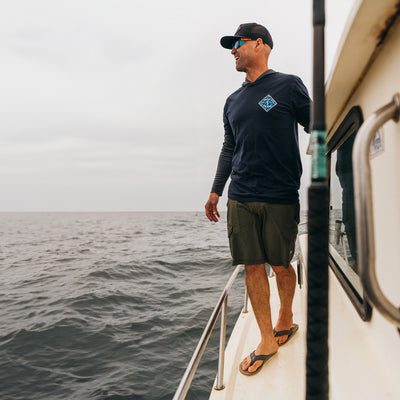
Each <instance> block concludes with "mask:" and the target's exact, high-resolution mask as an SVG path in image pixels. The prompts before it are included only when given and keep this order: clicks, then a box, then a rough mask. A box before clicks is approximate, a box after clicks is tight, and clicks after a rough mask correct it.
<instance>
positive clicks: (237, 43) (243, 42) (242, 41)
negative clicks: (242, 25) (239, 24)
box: [232, 38, 268, 50]
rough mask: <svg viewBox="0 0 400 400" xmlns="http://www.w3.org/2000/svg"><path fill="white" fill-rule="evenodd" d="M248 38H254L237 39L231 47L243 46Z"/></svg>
mask: <svg viewBox="0 0 400 400" xmlns="http://www.w3.org/2000/svg"><path fill="white" fill-rule="evenodd" d="M249 40H250V41H251V40H254V39H245V38H242V39H239V40H238V41H236V42H235V43H234V45H233V46H232V49H235V50H237V49H238V48H239V47H241V46H243V45H244V44H245V43H246V42H248V41H249ZM264 46H268V45H267V44H265V43H264Z"/></svg>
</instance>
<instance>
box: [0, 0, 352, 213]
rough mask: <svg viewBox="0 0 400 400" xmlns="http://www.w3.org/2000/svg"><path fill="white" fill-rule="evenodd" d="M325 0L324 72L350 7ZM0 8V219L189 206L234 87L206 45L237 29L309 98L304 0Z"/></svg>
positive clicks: (225, 60)
mask: <svg viewBox="0 0 400 400" xmlns="http://www.w3.org/2000/svg"><path fill="white" fill-rule="evenodd" d="M326 3H327V4H326V14H327V27H326V29H327V30H326V36H327V48H326V51H327V57H326V58H327V65H328V66H329V65H330V63H331V62H332V58H333V56H334V53H335V50H336V46H337V43H338V40H339V38H340V35H341V30H342V28H343V26H344V24H345V21H346V18H347V15H348V13H349V10H350V8H351V5H352V3H353V1H349V0H327V2H326ZM0 4H1V13H0V66H1V67H0V68H1V74H0V87H1V97H0V99H1V100H0V137H1V146H0V186H1V196H0V211H169V210H171V211H172V210H175V211H185V210H187V211H191V210H201V211H202V210H203V209H204V204H205V202H206V200H207V198H208V194H209V191H210V188H211V184H212V180H213V178H214V173H215V169H216V164H217V159H218V155H219V152H220V149H221V145H222V141H223V134H224V133H223V125H222V109H223V106H224V102H225V99H226V97H227V96H228V95H229V94H230V93H232V92H233V91H235V90H236V89H237V88H238V87H239V86H240V84H241V83H242V81H243V80H244V74H243V73H239V72H237V71H236V70H235V67H234V60H233V57H232V55H231V54H230V52H229V51H228V50H225V49H223V48H222V47H221V46H220V45H219V39H220V37H221V36H224V35H232V34H234V32H235V31H236V29H237V27H238V25H239V24H240V23H243V22H258V23H261V24H263V25H265V26H267V27H268V29H269V30H270V32H271V34H272V37H273V39H274V50H273V51H272V53H271V57H270V65H269V66H270V68H272V69H275V70H278V71H281V72H287V73H293V74H296V75H299V76H300V77H301V78H302V79H303V81H304V83H305V85H306V86H307V88H308V89H309V92H310V94H311V93H312V87H311V72H312V66H311V62H312V53H311V50H312V15H311V14H312V0H307V1H306V0H279V1H269V0H264V1H251V0H249V1H246V2H243V1H236V0H235V1H232V0H230V1H225V0H218V1H215V0H214V1H209V0H203V1H201V2H199V1H196V2H195V1H189V0H172V1H164V0H157V1H151V0H147V1H138V0H108V1H106V0H0ZM327 68H329V67H327ZM300 134H301V136H303V137H304V138H307V136H306V134H305V133H304V132H303V131H302V130H301V133H300ZM307 143H308V142H307V140H304V141H303V146H302V152H303V153H304V151H305V150H304V149H305V147H306V146H307ZM304 168H305V174H304V179H303V181H304V182H305V183H304V185H303V186H304V189H305V188H306V185H307V182H308V179H309V165H308V161H307V160H305V161H304ZM302 193H304V192H302ZM301 198H302V203H303V204H302V205H303V207H304V206H305V202H304V199H305V195H304V194H302V195H301ZM225 203H226V194H224V197H223V199H222V200H221V209H224V208H225V207H224V205H225Z"/></svg>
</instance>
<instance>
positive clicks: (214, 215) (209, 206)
mask: <svg viewBox="0 0 400 400" xmlns="http://www.w3.org/2000/svg"><path fill="white" fill-rule="evenodd" d="M218 200H219V196H218V195H217V193H210V197H209V198H208V201H207V203H206V216H207V218H208V219H209V220H210V221H211V222H213V221H214V222H218V218H220V216H219V212H218V209H217V204H218Z"/></svg>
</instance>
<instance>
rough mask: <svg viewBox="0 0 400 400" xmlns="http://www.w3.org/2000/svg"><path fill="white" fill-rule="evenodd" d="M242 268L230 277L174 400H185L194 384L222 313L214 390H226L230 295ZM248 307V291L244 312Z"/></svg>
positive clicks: (238, 268) (236, 269) (237, 268)
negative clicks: (194, 378) (227, 326)
mask: <svg viewBox="0 0 400 400" xmlns="http://www.w3.org/2000/svg"><path fill="white" fill-rule="evenodd" d="M242 268H243V265H238V266H237V267H236V268H235V270H234V271H233V273H232V275H231V276H230V278H229V280H228V282H227V283H226V285H225V288H224V290H223V292H222V294H221V296H220V298H219V300H218V302H217V305H216V306H215V308H214V311H213V313H212V314H211V317H210V319H209V320H208V323H207V326H206V327H205V329H204V332H203V334H202V336H201V338H200V340H199V343H198V345H197V347H196V350H195V351H194V353H193V356H192V358H191V360H190V362H189V364H188V366H187V368H186V371H185V373H184V375H183V377H182V379H181V382H180V384H179V386H178V389H177V391H176V392H175V395H174V397H173V400H183V399H184V398H185V397H186V394H187V392H188V390H189V388H190V385H191V383H192V380H193V377H194V374H195V373H196V370H197V367H198V366H199V363H200V359H201V357H202V355H203V353H204V350H205V348H206V346H207V343H208V339H209V338H210V336H211V332H212V330H213V328H214V326H215V324H216V322H217V319H218V316H219V314H220V313H221V330H220V341H219V358H218V372H217V378H216V385H215V386H214V389H216V390H222V389H224V388H225V386H224V382H223V380H224V363H225V340H226V318H227V313H228V293H229V290H230V288H231V287H232V285H233V282H234V281H235V279H236V277H237V275H238V273H239V271H240V270H241V269H242ZM247 307H248V295H247V290H246V291H245V300H244V309H243V311H242V312H247Z"/></svg>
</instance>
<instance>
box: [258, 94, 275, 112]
mask: <svg viewBox="0 0 400 400" xmlns="http://www.w3.org/2000/svg"><path fill="white" fill-rule="evenodd" d="M258 104H259V105H260V106H261V108H262V109H263V110H264V111H265V112H268V111H269V110H271V108H273V107H275V106H276V105H277V104H278V103H277V102H276V101H275V100H274V98H273V97H272V96H271V95H270V94H268V95H267V96H265V97H264V98H263V99H262V100H261V101H260V102H259V103H258Z"/></svg>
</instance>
